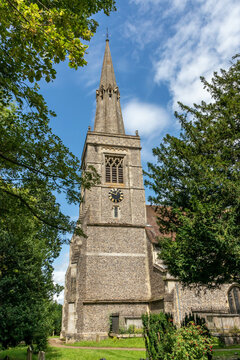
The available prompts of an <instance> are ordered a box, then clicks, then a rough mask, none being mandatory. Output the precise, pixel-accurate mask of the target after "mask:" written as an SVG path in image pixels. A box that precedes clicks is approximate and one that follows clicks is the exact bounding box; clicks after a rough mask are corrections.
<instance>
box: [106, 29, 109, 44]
mask: <svg viewBox="0 0 240 360" xmlns="http://www.w3.org/2000/svg"><path fill="white" fill-rule="evenodd" d="M106 41H109V36H108V27H107V33H106Z"/></svg>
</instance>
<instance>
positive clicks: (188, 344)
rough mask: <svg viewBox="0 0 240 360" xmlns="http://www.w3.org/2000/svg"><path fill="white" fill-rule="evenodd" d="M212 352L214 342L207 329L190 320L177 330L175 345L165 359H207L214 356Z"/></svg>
mask: <svg viewBox="0 0 240 360" xmlns="http://www.w3.org/2000/svg"><path fill="white" fill-rule="evenodd" d="M211 352H212V344H211V340H210V338H209V337H208V336H207V333H206V330H204V329H203V328H202V326H200V325H195V323H194V322H190V323H189V324H188V325H187V326H186V327H182V328H180V329H178V330H177V331H176V332H175V334H174V336H173V347H172V349H171V352H170V353H168V354H165V357H164V360H171V359H174V360H187V359H188V360H197V359H198V360H207V359H211V358H212V356H211Z"/></svg>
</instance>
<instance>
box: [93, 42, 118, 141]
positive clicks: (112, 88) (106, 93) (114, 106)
mask: <svg viewBox="0 0 240 360" xmlns="http://www.w3.org/2000/svg"><path fill="white" fill-rule="evenodd" d="M96 101H97V106H96V115H95V123H94V131H97V132H104V133H108V134H123V135H124V134H125V130H124V125H123V118H122V111H121V105H120V93H119V90H118V86H117V83H116V79H115V74H114V70H113V64H112V57H111V53H110V48H109V40H108V39H107V40H106V48H105V54H104V59H103V66H102V73H101V80H100V85H99V89H98V90H97V91H96Z"/></svg>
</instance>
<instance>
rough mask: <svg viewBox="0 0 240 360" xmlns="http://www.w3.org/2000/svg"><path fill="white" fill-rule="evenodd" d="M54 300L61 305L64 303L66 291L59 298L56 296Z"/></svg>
mask: <svg viewBox="0 0 240 360" xmlns="http://www.w3.org/2000/svg"><path fill="white" fill-rule="evenodd" d="M53 300H55V301H57V302H58V303H59V304H63V302H64V290H63V291H61V292H60V294H59V296H57V295H54V297H53Z"/></svg>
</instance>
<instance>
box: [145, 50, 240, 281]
mask: <svg viewBox="0 0 240 360" xmlns="http://www.w3.org/2000/svg"><path fill="white" fill-rule="evenodd" d="M201 80H202V83H203V86H204V88H205V89H206V90H207V91H208V92H209V94H210V95H211V98H212V101H211V102H210V103H205V102H202V103H201V104H200V105H196V104H194V105H193V106H192V107H188V106H186V105H183V104H182V103H179V105H180V107H181V110H182V111H181V113H179V112H178V113H176V114H175V116H176V117H177V119H178V120H179V121H180V123H181V128H182V131H181V134H180V137H179V138H177V137H174V136H171V135H167V136H166V137H165V138H164V139H163V143H162V144H160V146H159V147H156V148H154V149H153V154H154V155H155V156H156V159H157V164H148V169H149V171H148V177H149V178H148V180H147V184H148V185H149V186H150V188H151V189H152V190H153V191H154V193H155V196H152V197H151V201H152V202H153V203H154V204H157V205H160V206H159V207H158V210H157V213H158V222H159V227H160V230H161V232H162V234H163V235H162V236H161V239H160V248H161V258H163V259H164V261H165V263H166V264H167V266H168V269H169V271H170V273H171V274H172V275H173V276H176V277H177V278H178V279H179V280H181V281H182V282H183V283H185V284H198V285H201V284H206V285H208V286H215V285H218V284H222V283H225V282H239V281H240V162H239V160H240V61H239V56H235V57H234V59H233V62H232V64H231V66H230V68H229V69H228V70H221V71H220V73H217V72H215V73H214V76H213V78H212V81H211V82H207V81H206V80H205V79H204V78H201ZM166 234H168V235H169V234H170V235H171V236H170V237H167V236H166Z"/></svg>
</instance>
